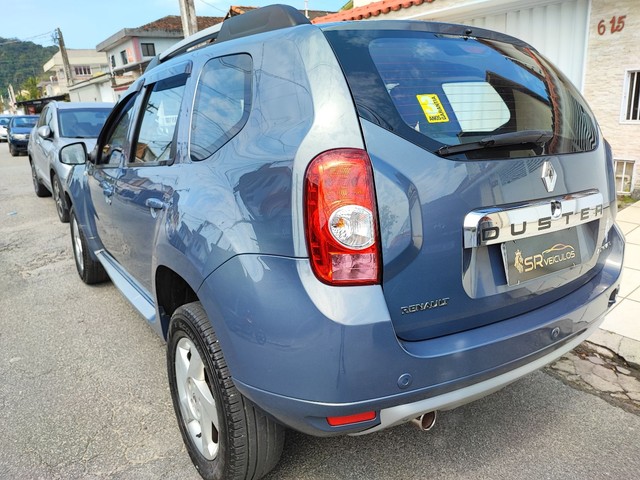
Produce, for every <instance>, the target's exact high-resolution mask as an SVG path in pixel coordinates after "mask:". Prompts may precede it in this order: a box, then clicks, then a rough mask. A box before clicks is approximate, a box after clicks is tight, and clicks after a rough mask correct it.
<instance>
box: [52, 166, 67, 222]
mask: <svg viewBox="0 0 640 480" xmlns="http://www.w3.org/2000/svg"><path fill="white" fill-rule="evenodd" d="M51 188H52V189H53V200H54V201H55V202H56V212H58V218H59V219H60V221H61V222H62V223H68V222H69V206H68V205H67V199H66V198H65V196H64V190H62V185H61V184H60V178H58V176H57V175H55V174H54V175H53V176H52V177H51Z"/></svg>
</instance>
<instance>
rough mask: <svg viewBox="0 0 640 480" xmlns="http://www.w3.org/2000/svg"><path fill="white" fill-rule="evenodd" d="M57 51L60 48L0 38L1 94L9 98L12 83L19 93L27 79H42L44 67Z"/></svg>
mask: <svg viewBox="0 0 640 480" xmlns="http://www.w3.org/2000/svg"><path fill="white" fill-rule="evenodd" d="M57 51H58V47H43V46H42V45H37V44H35V43H33V42H22V41H19V40H15V39H5V38H2V37H0V94H1V95H2V96H4V98H7V87H8V86H9V84H10V83H11V84H12V85H13V88H14V89H15V90H16V93H17V92H18V89H19V87H20V85H22V84H23V83H24V82H25V80H26V79H27V78H29V77H38V78H40V77H42V74H43V72H42V66H43V65H44V64H45V62H47V60H49V59H50V58H51V57H52V56H53V55H54V54H55V53H56V52H57Z"/></svg>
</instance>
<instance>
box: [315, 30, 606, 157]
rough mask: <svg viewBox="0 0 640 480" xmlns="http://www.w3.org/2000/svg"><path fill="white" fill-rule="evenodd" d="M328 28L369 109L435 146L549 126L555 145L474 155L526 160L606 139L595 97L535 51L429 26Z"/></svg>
mask: <svg viewBox="0 0 640 480" xmlns="http://www.w3.org/2000/svg"><path fill="white" fill-rule="evenodd" d="M325 33H326V35H327V38H328V39H329V40H330V42H331V43H332V45H333V47H334V49H335V51H336V52H337V54H338V58H339V61H340V62H341V64H342V67H343V69H344V70H345V72H346V74H347V80H348V82H349V85H350V87H351V90H352V93H353V95H354V98H355V100H356V104H357V106H358V110H359V113H360V115H361V116H362V117H364V118H366V119H368V120H371V121H373V122H375V123H377V124H379V125H381V126H383V127H385V128H387V129H389V130H392V131H394V132H396V133H398V134H400V135H402V136H404V137H406V138H408V139H409V140H411V141H414V142H415V143H419V144H424V145H425V146H426V147H427V148H429V149H430V150H432V151H434V152H437V151H438V150H439V149H441V148H442V147H444V146H457V145H461V144H466V143H473V142H479V141H483V140H484V139H487V137H488V136H495V135H503V134H509V135H513V134H515V135H517V134H518V132H521V133H526V132H544V134H545V135H543V138H544V140H545V142H544V144H543V143H540V145H537V146H536V148H530V147H527V148H521V147H519V148H517V149H516V148H514V147H511V148H506V149H504V150H503V151H502V153H499V152H497V151H496V149H486V150H483V149H478V150H473V151H470V152H466V153H465V154H466V155H467V156H469V157H472V158H489V157H495V156H496V155H499V156H508V157H518V156H529V155H534V154H541V153H546V154H551V153H553V154H560V153H572V152H582V151H588V150H592V149H594V148H595V146H596V141H597V138H596V127H595V121H594V119H593V116H592V114H591V113H590V111H589V109H588V107H587V106H586V103H585V102H584V100H583V99H582V98H581V96H580V94H579V93H578V92H577V91H576V90H575V88H574V87H573V86H572V85H571V83H570V82H569V81H568V80H566V78H565V77H564V76H563V75H562V74H560V73H558V71H557V70H556V69H555V67H553V66H552V65H551V64H550V63H549V62H548V61H547V60H546V59H544V58H543V57H541V56H540V55H539V54H537V53H536V52H534V51H533V50H532V49H531V48H528V47H525V46H523V45H513V44H511V43H507V42H501V41H497V40H494V39H484V38H475V37H462V36H454V35H448V34H439V33H432V32H420V31H398V30H380V31H370V30H357V31H349V30H336V31H327V32H325ZM516 143H517V142H516ZM538 147H539V148H538Z"/></svg>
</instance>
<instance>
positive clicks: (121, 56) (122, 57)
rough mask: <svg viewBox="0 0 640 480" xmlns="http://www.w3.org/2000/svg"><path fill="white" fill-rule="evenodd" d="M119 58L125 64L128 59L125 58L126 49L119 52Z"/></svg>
mask: <svg viewBox="0 0 640 480" xmlns="http://www.w3.org/2000/svg"><path fill="white" fill-rule="evenodd" d="M120 60H122V64H123V65H126V64H127V63H129V61H128V60H127V51H126V50H122V51H121V52H120Z"/></svg>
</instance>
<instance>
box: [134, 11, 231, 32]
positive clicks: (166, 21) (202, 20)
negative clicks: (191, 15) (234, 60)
mask: <svg viewBox="0 0 640 480" xmlns="http://www.w3.org/2000/svg"><path fill="white" fill-rule="evenodd" d="M222 20H223V18H222V17H200V16H199V17H198V30H202V29H204V28H207V27H210V26H212V25H216V24H217V23H220V22H222ZM134 30H143V31H145V32H153V31H158V30H161V31H165V32H173V31H178V32H180V33H182V19H181V18H180V16H179V15H167V16H166V17H162V18H160V19H158V20H155V21H153V22H151V23H147V24H146V25H142V26H141V27H138V28H135V29H134Z"/></svg>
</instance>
